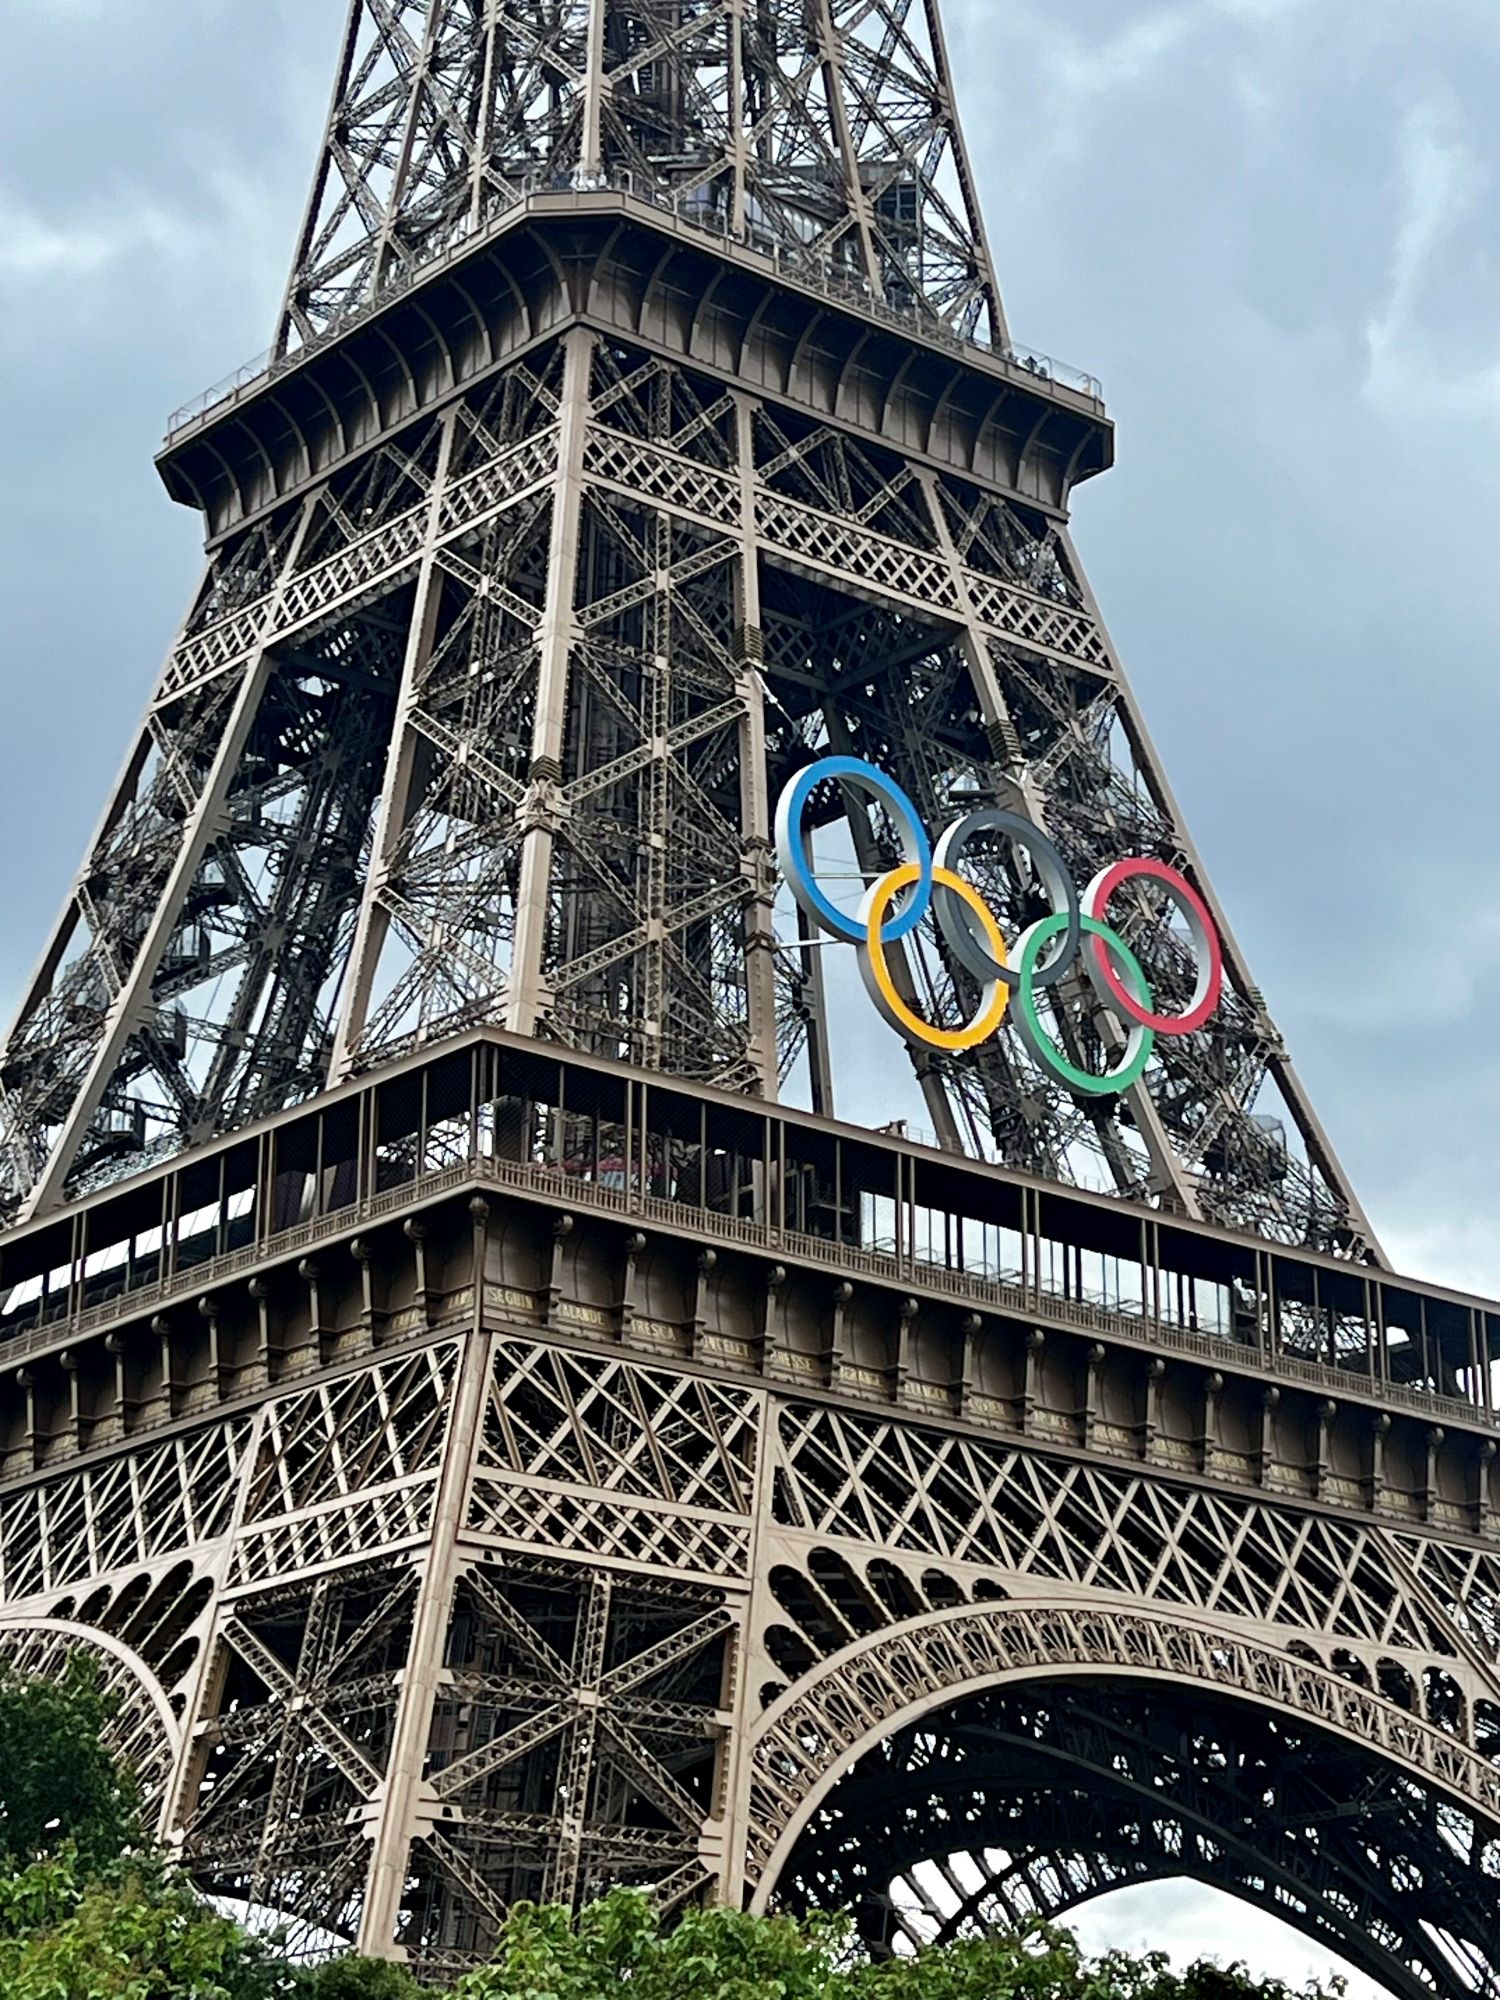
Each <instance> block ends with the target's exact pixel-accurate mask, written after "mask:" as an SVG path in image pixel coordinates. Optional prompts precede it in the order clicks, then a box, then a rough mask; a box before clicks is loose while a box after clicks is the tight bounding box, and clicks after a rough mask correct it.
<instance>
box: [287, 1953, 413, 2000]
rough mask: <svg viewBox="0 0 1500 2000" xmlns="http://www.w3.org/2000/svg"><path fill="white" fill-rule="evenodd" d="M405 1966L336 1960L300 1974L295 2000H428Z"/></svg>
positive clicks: (370, 1961) (367, 1959)
mask: <svg viewBox="0 0 1500 2000" xmlns="http://www.w3.org/2000/svg"><path fill="white" fill-rule="evenodd" d="M431 1993H432V1988H431V1987H430V1986H419V1985H418V1984H417V1982H416V1980H415V1979H413V1978H412V1976H411V1974H410V1973H409V1972H408V1971H407V1970H406V1969H405V1967H404V1966H400V1965H391V1964H390V1963H389V1962H388V1961H386V1960H385V1959H379V1958H335V1959H332V1960H331V1961H330V1962H329V1963H328V1964H327V1965H320V1966H318V1967H317V1968H316V1969H315V1970H310V1971H308V1972H305V1973H303V1975H302V1977H301V1981H300V1983H299V1985H298V1988H297V2000H428V1995H430V1994H431Z"/></svg>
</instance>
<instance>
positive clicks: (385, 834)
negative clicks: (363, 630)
mask: <svg viewBox="0 0 1500 2000" xmlns="http://www.w3.org/2000/svg"><path fill="white" fill-rule="evenodd" d="M457 427H458V410H457V408H456V407H455V408H454V409H451V410H450V411H449V412H448V414H447V416H446V417H445V418H444V420H443V434H442V441H441V443H440V444H439V446H438V457H437V467H436V470H435V471H434V473H433V479H432V492H431V494H430V495H429V497H428V506H427V523H426V537H425V540H424V543H423V548H422V566H421V568H420V569H419V571H418V572H417V590H416V597H415V599H414V601H413V604H412V614H411V625H410V627H409V629H408V631H407V638H406V657H405V659H404V660H403V662H402V666H401V692H400V694H399V695H398V697H397V700H396V714H395V718H394V721H393V723H392V730H391V747H390V751H389V754H388V756H387V759H386V767H385V778H384V781H383V782H382V784H381V788H380V807H379V811H378V813H377V814H376V819H375V839H374V844H373V851H372V858H371V862H370V871H369V874H368V875H367V876H366V877H365V885H364V891H363V893H362V895H361V897H360V904H359V921H358V924H357V926H356V928H355V933H354V947H353V950H352V951H351V953H350V967H349V982H348V987H347V990H346V992H345V994H344V1002H343V1006H342V1008H341V1009H340V1012H339V1024H338V1031H337V1034H336V1035H335V1038H334V1044H333V1057H332V1060H331V1062H330V1064H329V1076H328V1080H329V1082H330V1083H342V1082H343V1080H344V1078H345V1077H346V1076H348V1074H349V1072H350V1070H351V1069H352V1067H353V1065H354V1058H355V1055H356V1053H357V1051H358V1048H359V1041H360V1037H361V1035H362V1034H363V1033H364V1028H365V1020H366V1017H367V1015H368V1013H369V1008H370V993H371V990H372V988H373V986H374V983H375V971H376V967H377V966H378V965H379V963H380V954H381V951H382V949H383V948H384V945H385V940H386V935H387V933H388V931H389V929H390V914H389V912H388V910H387V909H386V906H385V903H384V901H383V898H384V895H385V892H386V890H387V889H388V887H389V885H390V880H391V869H392V865H393V864H394V862H395V859H396V855H397V854H398V852H399V851H400V846H401V838H402V835H403V834H404V833H405V831H406V827H407V823H408V822H409V820H410V818H411V815H412V813H413V811H414V810H415V806H416V793H417V786H416V773H417V771H418V768H419V766H420V763H421V762H422V760H423V758H424V756H425V755H426V746H425V744H424V741H423V739H422V737H421V735H420V734H419V732H418V731H417V729H416V728H415V726H414V718H415V715H416V711H417V709H418V707H419V706H420V704H421V688H422V680H423V677H424V675H425V674H426V671H427V665H428V662H429V660H430V659H431V657H432V645H433V640H434V638H435V636H436V633H437V617H438V609H439V606H440V604H441V602H442V570H441V567H440V565H439V562H438V535H439V533H440V532H441V528H442V519H443V497H444V494H445V492H446V490H447V485H448V469H449V466H450V465H451V463H452V459H453V442H454V436H455V433H456V431H457Z"/></svg>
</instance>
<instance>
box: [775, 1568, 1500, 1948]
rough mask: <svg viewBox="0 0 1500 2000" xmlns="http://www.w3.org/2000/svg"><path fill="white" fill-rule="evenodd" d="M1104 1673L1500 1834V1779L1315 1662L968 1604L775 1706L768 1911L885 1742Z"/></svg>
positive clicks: (1136, 1620)
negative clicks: (1294, 1727)
mask: <svg viewBox="0 0 1500 2000" xmlns="http://www.w3.org/2000/svg"><path fill="white" fill-rule="evenodd" d="M1091 1675H1107V1676H1108V1677H1110V1678H1111V1679H1116V1680H1118V1679H1121V1678H1126V1679H1131V1678H1144V1679H1156V1680H1166V1681H1188V1682H1192V1683H1195V1684H1197V1685H1198V1686H1200V1687H1203V1688H1207V1689H1211V1690H1214V1691H1216V1692H1217V1693H1219V1694H1231V1695H1233V1696H1235V1697H1236V1698H1237V1699H1239V1700H1241V1701H1247V1702H1251V1703H1253V1704H1255V1705H1256V1706H1258V1707H1263V1708H1268V1709H1271V1710H1273V1711H1276V1712H1278V1713H1280V1714H1282V1715H1285V1716H1287V1717H1290V1718H1292V1719H1294V1720H1296V1721H1297V1722H1300V1723H1310V1724H1315V1725H1316V1726H1317V1727H1319V1728H1320V1729H1322V1730H1324V1731H1327V1732H1331V1733H1332V1734H1334V1735H1336V1736H1340V1737H1342V1738H1344V1739H1345V1740H1347V1741H1350V1742H1354V1743H1357V1744H1359V1745H1360V1746H1361V1747H1363V1748H1364V1749H1366V1750H1368V1751H1370V1752H1372V1753H1374V1754H1375V1755H1376V1756H1377V1757H1378V1758H1380V1759H1381V1760H1382V1761H1384V1762H1386V1763H1388V1764H1391V1765H1393V1766H1395V1767H1396V1768H1397V1769H1399V1770H1401V1771H1402V1772H1404V1773H1405V1774H1406V1775H1408V1776H1409V1777H1411V1778H1413V1779H1416V1780H1418V1781H1419V1782H1420V1783H1422V1784H1423V1785H1425V1786H1429V1787H1432V1788H1435V1789H1437V1790H1439V1791H1441V1792H1444V1793H1446V1794H1447V1795H1448V1796H1449V1797H1450V1798H1452V1799H1454V1800H1457V1801H1460V1802H1461V1803H1462V1804H1463V1805H1465V1806H1467V1807H1469V1808H1470V1809H1472V1810H1473V1811H1474V1812H1475V1813H1476V1814H1478V1815H1479V1816H1481V1817H1482V1818H1484V1819H1486V1820H1487V1821H1489V1822H1491V1823H1492V1824H1494V1825H1496V1826H1497V1827H1500V1769H1497V1767H1496V1766H1495V1765H1494V1764H1492V1763H1490V1762H1489V1761H1488V1759H1486V1758H1485V1757H1483V1756H1481V1755H1480V1754H1479V1753H1478V1752H1476V1751H1474V1750H1471V1749H1470V1748H1469V1747H1468V1745H1467V1744H1465V1743H1463V1742H1460V1741H1458V1740H1457V1739H1456V1738H1454V1737H1453V1736H1451V1735H1448V1734H1446V1733H1445V1732H1444V1731H1443V1730H1441V1729H1439V1728H1437V1727H1435V1726H1434V1725H1433V1724H1431V1723H1428V1722H1425V1721H1423V1720H1422V1719H1421V1718H1420V1717H1418V1716H1416V1715H1413V1714H1411V1713H1409V1712H1408V1711H1407V1710H1405V1709H1403V1708H1400V1707H1398V1706H1397V1705H1396V1703H1395V1702H1393V1701H1389V1700H1386V1699H1385V1698H1383V1697H1382V1696H1380V1695H1377V1694H1375V1693H1372V1692H1371V1691H1370V1690H1369V1689H1367V1688H1364V1687H1362V1686H1360V1685H1359V1684H1358V1683H1357V1682H1355V1681H1350V1680H1346V1679H1344V1678H1342V1677H1341V1676H1340V1675H1338V1674H1337V1673H1334V1672H1333V1671H1331V1670H1330V1669H1329V1668H1327V1667H1325V1666H1323V1665H1322V1664H1321V1663H1319V1662H1317V1661H1315V1660H1309V1659H1304V1658H1301V1657H1298V1656H1296V1655H1294V1654H1292V1653H1291V1652H1289V1651H1283V1650H1280V1649H1278V1648H1275V1647H1272V1646H1270V1645H1267V1644H1265V1643H1264V1642H1263V1641H1261V1640H1258V1639H1255V1638H1251V1637H1248V1636H1246V1635H1244V1634H1241V1633H1237V1632H1229V1631H1226V1630H1224V1629H1223V1628H1222V1627H1216V1626H1213V1625H1211V1624H1209V1623H1207V1622H1205V1621H1195V1620H1193V1619H1191V1618H1189V1617H1185V1616H1183V1615H1182V1614H1180V1613H1177V1612H1173V1613H1172V1614H1171V1615H1170V1616H1169V1615H1164V1614H1163V1613H1162V1612H1160V1611H1157V1610H1152V1609H1150V1608H1148V1607H1143V1606H1134V1607H1131V1608H1128V1609H1126V1608H1122V1607H1120V1606H1118V1605H1117V1604H1116V1605H1107V1604H1101V1603H1098V1602H1089V1601H1086V1600H1085V1601H1077V1600H1075V1601H1067V1600H1052V1601H1046V1602H1040V1603H1038V1602H1031V1603H1016V1602H1003V1603H989V1604H984V1605H977V1604H961V1605H955V1606H952V1607H951V1608H948V1609H945V1610H941V1611H936V1612H932V1613H930V1614H928V1615H927V1616H925V1617H922V1618H918V1619H913V1620H911V1621H909V1622H907V1623H905V1624H902V1625H897V1626H894V1627H890V1628H888V1629H886V1630H884V1631H880V1632H876V1633H873V1634H871V1635H870V1636H868V1637H866V1638H864V1639H861V1640H858V1641H856V1642H855V1643H854V1644H852V1645H849V1646H846V1647H845V1648H843V1649H842V1650H841V1651H840V1652H838V1653H835V1654H833V1655H832V1656H831V1657H830V1658H828V1659H827V1660H825V1661H824V1662H823V1663H822V1664H821V1665H820V1666H819V1668H818V1669H817V1670H816V1671H815V1672H813V1673H811V1674H810V1675H808V1676H807V1677H806V1678H804V1679H802V1680H800V1681H799V1682H798V1683H797V1684H796V1685H795V1686H793V1687H791V1688H789V1689H788V1690H787V1691H786V1692H785V1693H784V1694H782V1695H781V1696H780V1697H779V1699H777V1700H776V1701H774V1702H773V1703H772V1704H771V1705H770V1707H769V1708H768V1709H767V1711H766V1713H765V1715H764V1716H763V1717H762V1718H761V1721H760V1724H759V1727H758V1729H757V1731H756V1734H755V1738H754V1743H753V1748H752V1753H751V1778H750V1798H749V1811H748V1813H747V1853H746V1864H745V1874H746V1880H747V1882H749V1883H751V1884H753V1885H754V1887H753V1893H752V1898H751V1906H752V1908H755V1909H764V1908H765V1906H766V1904H767V1902H768V1901H769V1899H770V1897H771V1895H772V1894H773V1892H774V1890H775V1886H776V1881H777V1877H778V1875H779V1874H780V1871H781V1869H782V1867H783V1866H784V1864H785V1862H786V1859H787V1857H788V1855H789V1854H790V1852H791V1849H792V1847H793V1846H794V1844H795V1843H796V1841H797V1838H798V1836H799V1835H800V1834H801V1833H802V1831H803V1829H804V1828H805V1827H806V1826H807V1825H808V1823H809V1821H810V1820H811V1819H812V1817H813V1814H814V1813H815V1812H816V1811H817V1809H818V1807H819V1806H820V1805H821V1804H822V1802H823V1800H824V1799H825V1798H826V1796H827V1795H828V1793H829V1792H830V1791H831V1790H832V1789H833V1787H834V1785H835V1784H837V1783H838V1781H839V1779H840V1778H841V1777H842V1776H843V1774H844V1773H845V1772H846V1771H847V1770H848V1768H849V1767H850V1765H851V1764H853V1763H854V1762H855V1761H856V1760H857V1759H858V1758H859V1757H860V1756H862V1755H863V1754H864V1752H865V1751H867V1750H868V1749H870V1748H872V1747H873V1746H874V1745H875V1744H876V1743H878V1742H879V1741H880V1740H881V1738H882V1737H886V1736H889V1735H891V1734H892V1733H893V1732H894V1731H896V1730H899V1729H900V1728H902V1727H903V1726H905V1725H906V1724H908V1723H911V1722H915V1721H918V1720H920V1719H921V1718H922V1717H923V1716H925V1715H930V1714H933V1713H935V1712H937V1711H939V1710H942V1709H944V1708H947V1707H950V1706H951V1705H952V1704H953V1703H954V1702H955V1701H957V1700H959V1699H961V1698H963V1697H964V1696H966V1695H969V1694H975V1693H978V1692H980V1691H982V1690H984V1689H986V1688H992V1687H997V1686H1000V1685H1002V1684H1004V1683H1007V1682H1014V1681H1021V1680H1028V1679H1029V1680H1035V1679H1058V1678H1067V1679H1077V1678H1079V1677H1085V1676H1091Z"/></svg>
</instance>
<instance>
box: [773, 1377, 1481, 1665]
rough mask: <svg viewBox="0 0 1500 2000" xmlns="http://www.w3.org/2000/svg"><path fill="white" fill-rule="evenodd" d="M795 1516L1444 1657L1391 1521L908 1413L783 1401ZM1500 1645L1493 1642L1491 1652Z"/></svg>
mask: <svg viewBox="0 0 1500 2000" xmlns="http://www.w3.org/2000/svg"><path fill="white" fill-rule="evenodd" d="M779 1436H780V1446H781V1453H782V1464H781V1466H780V1467H779V1468H778V1472H777V1513H778V1517H779V1518H780V1519H781V1520H783V1521H784V1522H786V1523H787V1524H788V1525H791V1526H795V1527H799V1528H807V1529H810V1530H813V1531H814V1532H816V1533H817V1534H819V1535H836V1536H842V1537H848V1538H852V1539H855V1540H857V1541H859V1542H862V1543H866V1544H875V1545H879V1546H884V1547H886V1548H890V1549H893V1550H900V1551H904V1552H910V1553H914V1554H919V1555H931V1556H936V1557H942V1558H947V1559H956V1560H958V1561H962V1562H967V1563H979V1564H984V1565H990V1566H993V1567H995V1568H997V1569H1002V1570H1013V1571H1016V1572H1018V1573H1019V1574H1021V1575H1024V1576H1028V1577H1037V1578H1047V1579H1049V1580H1052V1581H1056V1582H1059V1583H1066V1584H1070V1585H1077V1586H1082V1587H1086V1588H1092V1589H1100V1590H1112V1591H1118V1592H1121V1593H1124V1594H1128V1595H1130V1596H1133V1597H1140V1598H1152V1599H1155V1600H1157V1601H1159V1602H1166V1603H1172V1604H1179V1605H1183V1606H1185V1607H1186V1606H1190V1607H1193V1608H1195V1609H1199V1610H1203V1611H1210V1612H1213V1613H1215V1614H1216V1615H1219V1616H1225V1617H1229V1618H1236V1619H1246V1620H1252V1621H1254V1622H1256V1623H1261V1624H1271V1625H1280V1626H1283V1627H1286V1628H1288V1629H1289V1630H1294V1631H1304V1632H1309V1633H1319V1634H1322V1635H1326V1636H1327V1637H1330V1638H1341V1639H1346V1640H1349V1641H1352V1642H1356V1643H1359V1644H1362V1645H1365V1646H1374V1647H1384V1648H1391V1649H1395V1650H1399V1651H1406V1652H1410V1653H1413V1654H1418V1655H1426V1656H1428V1657H1430V1658H1436V1659H1452V1658H1454V1657H1455V1656H1456V1654H1457V1651H1458V1647H1457V1643H1456V1638H1457V1635H1456V1633H1455V1632H1454V1631H1453V1630H1452V1629H1451V1628H1450V1627H1448V1626H1447V1625H1446V1623H1445V1620H1444V1618H1443V1616H1442V1615H1441V1613H1440V1611H1439V1607H1438V1606H1437V1605H1436V1604H1435V1603H1432V1602H1430V1601H1424V1594H1423V1593H1422V1592H1421V1591H1419V1590H1418V1589H1417V1588H1415V1587H1414V1584H1413V1582H1412V1581H1411V1580H1410V1578H1409V1577H1408V1574H1407V1570H1406V1565H1405V1563H1404V1562H1403V1561H1402V1560H1401V1558H1400V1556H1399V1553H1398V1550H1397V1547H1396V1544H1395V1540H1394V1538H1393V1537H1391V1536H1389V1535H1387V1534H1385V1533H1383V1532H1382V1531H1381V1530H1379V1529H1373V1528H1370V1527H1368V1526H1366V1525H1364V1524H1363V1523H1358V1522H1353V1521H1343V1520H1336V1519H1333V1518H1331V1517H1328V1516H1324V1515H1318V1514H1312V1513H1299V1512H1297V1511H1295V1510H1293V1509H1291V1508H1284V1507H1275V1506H1270V1505H1267V1504H1265V1503H1264V1502H1262V1501H1260V1500H1257V1499H1248V1498H1243V1497H1239V1496H1236V1497H1235V1498H1233V1499H1230V1498H1227V1497H1224V1496H1221V1495H1219V1494H1217V1493H1213V1492H1209V1491H1203V1490H1196V1489H1192V1488H1186V1487H1176V1486H1173V1485H1170V1484H1169V1483H1167V1482H1166V1481H1165V1480H1160V1479H1153V1478H1149V1477H1146V1476H1144V1475H1141V1474H1134V1473H1131V1472H1129V1471H1116V1470H1113V1469H1108V1470H1107V1469H1105V1468H1103V1467H1100V1466H1096V1465H1090V1464H1086V1463H1082V1462H1078V1461H1070V1460H1062V1459H1052V1458H1048V1457H1046V1456H1044V1455H1043V1454H1041V1453H1039V1452H1035V1451H1030V1450H1022V1449H1020V1448H1018V1447H1014V1446H1010V1445H1006V1444H1002V1443H998V1442H996V1443H990V1442H987V1441H984V1440H979V1439H974V1438H967V1437H961V1436H955V1435H952V1434H949V1433H944V1432H939V1431H929V1430H924V1429H922V1428H921V1427H920V1426H918V1425H915V1424H906V1423H896V1422H891V1421H886V1420H882V1419H879V1418H863V1417H855V1416H851V1415H846V1414H845V1413H843V1412H842V1411H837V1410H820V1409H815V1408H810V1407H804V1408H787V1409H783V1410H782V1412H781V1413H780V1418H779ZM1497 1657H1500V1655H1497V1653H1496V1652H1495V1651H1494V1649H1491V1659H1492V1660H1494V1659H1495V1658H1497Z"/></svg>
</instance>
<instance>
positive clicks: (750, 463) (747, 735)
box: [735, 396, 781, 1098]
mask: <svg viewBox="0 0 1500 2000" xmlns="http://www.w3.org/2000/svg"><path fill="white" fill-rule="evenodd" d="M735 431H736V442H737V446H738V450H739V470H740V536H741V551H740V565H739V581H738V586H737V591H736V596H737V600H738V602H737V606H736V609H737V613H738V616H737V620H736V622H737V624H738V627H739V643H738V648H737V658H736V661H735V666H736V691H737V693H738V695H739V698H740V700H741V701H742V702H743V703H744V716H743V719H742V720H741V722H740V728H739V754H740V843H741V853H742V856H743V860H742V867H743V869H744V873H745V881H746V888H747V891H748V895H747V900H746V904H745V998H746V1002H747V1005H748V1008H749V1017H750V1047H749V1051H748V1054H749V1057H750V1061H751V1063H752V1064H753V1065H754V1067H755V1069H756V1071H757V1072H758V1074H759V1076H760V1087H761V1093H762V1095H763V1096H765V1097H769V1098H775V1097H777V1096H778V1095H779V1094H780V1088H781V1078H780V1073H779V1066H778V1057H777V1038H776V923H775V911H776V880H775V875H774V872H773V870H772V866H771V851H772V839H771V794H770V782H771V778H770V772H769V770H768V769H767V767H766V689H765V682H764V681H763V679H762V678H761V672H760V663H761V660H762V658H763V657H764V645H763V640H762V637H761V607H760V543H759V539H758V536H757V533H756V525H755V415H754V406H753V404H752V403H751V401H750V399H749V398H748V397H746V396H736V398H735Z"/></svg>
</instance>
